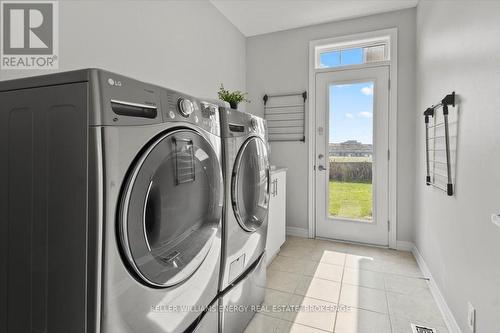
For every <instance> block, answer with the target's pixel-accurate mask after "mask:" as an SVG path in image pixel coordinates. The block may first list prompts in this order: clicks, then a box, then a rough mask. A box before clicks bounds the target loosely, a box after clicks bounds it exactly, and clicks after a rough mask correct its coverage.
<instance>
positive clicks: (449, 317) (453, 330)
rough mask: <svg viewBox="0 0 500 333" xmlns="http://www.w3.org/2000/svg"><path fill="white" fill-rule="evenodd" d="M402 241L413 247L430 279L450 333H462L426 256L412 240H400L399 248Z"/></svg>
mask: <svg viewBox="0 0 500 333" xmlns="http://www.w3.org/2000/svg"><path fill="white" fill-rule="evenodd" d="M400 243H401V247H402V248H407V247H408V246H410V247H411V249H410V251H411V252H412V253H413V256H414V257H415V260H417V263H418V267H420V270H421V271H422V274H423V275H424V276H425V277H426V278H428V279H429V280H428V281H427V283H428V284H429V289H430V291H431V293H432V296H433V297H434V300H435V301H436V303H437V305H438V307H439V310H440V311H441V314H442V315H443V319H444V321H445V323H446V326H447V328H448V331H450V333H462V331H461V330H460V327H459V326H458V324H457V321H456V320H455V317H454V316H453V313H452V312H451V310H450V308H449V307H448V304H447V303H446V300H445V299H444V297H443V294H441V291H440V290H439V287H438V286H437V284H436V282H435V281H434V278H433V277H432V274H431V271H430V270H429V266H427V264H426V263H425V260H424V257H422V255H421V254H420V251H419V250H418V248H417V247H416V245H415V244H413V243H411V242H398V249H399V246H400ZM403 251H406V250H403Z"/></svg>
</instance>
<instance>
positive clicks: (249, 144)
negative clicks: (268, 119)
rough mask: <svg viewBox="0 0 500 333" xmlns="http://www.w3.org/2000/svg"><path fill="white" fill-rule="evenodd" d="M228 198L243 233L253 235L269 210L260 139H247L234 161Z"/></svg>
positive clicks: (266, 162) (266, 172) (265, 159)
mask: <svg viewBox="0 0 500 333" xmlns="http://www.w3.org/2000/svg"><path fill="white" fill-rule="evenodd" d="M231 198H232V205H233V210H234V214H235V216H236V219H237V220H238V223H239V224H240V226H241V227H242V228H243V229H244V230H246V231H249V232H253V231H255V230H257V229H258V228H259V227H260V226H261V225H262V224H263V223H264V221H265V219H266V217H267V211H268V206H269V158H268V152H267V146H266V144H265V143H264V141H263V140H262V139H261V138H259V137H251V138H249V139H247V140H246V141H245V142H244V143H243V145H242V147H241V149H240V151H239V153H238V156H237V157H236V162H235V164H234V169H233V176H232V181H231Z"/></svg>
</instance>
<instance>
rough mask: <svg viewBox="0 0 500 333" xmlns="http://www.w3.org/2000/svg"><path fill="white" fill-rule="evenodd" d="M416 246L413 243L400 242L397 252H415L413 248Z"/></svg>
mask: <svg viewBox="0 0 500 333" xmlns="http://www.w3.org/2000/svg"><path fill="white" fill-rule="evenodd" d="M414 247H415V245H413V243H412V242H406V241H398V242H397V245H396V250H398V251H406V252H413V248H414Z"/></svg>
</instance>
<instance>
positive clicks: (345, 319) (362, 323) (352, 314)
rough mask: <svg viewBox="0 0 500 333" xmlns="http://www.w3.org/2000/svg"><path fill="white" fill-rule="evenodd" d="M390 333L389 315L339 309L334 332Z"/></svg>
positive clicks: (352, 309)
mask: <svg viewBox="0 0 500 333" xmlns="http://www.w3.org/2000/svg"><path fill="white" fill-rule="evenodd" d="M375 332H376V333H391V325H390V321H389V316H388V315H386V314H382V313H377V312H372V311H366V310H361V309H355V308H351V309H350V311H345V312H342V311H339V312H338V313H337V319H336V321H335V333H375Z"/></svg>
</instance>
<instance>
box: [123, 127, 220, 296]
mask: <svg viewBox="0 0 500 333" xmlns="http://www.w3.org/2000/svg"><path fill="white" fill-rule="evenodd" d="M222 196H223V192H222V174H221V168H220V164H219V160H218V157H217V154H216V153H215V151H214V149H213V148H212V146H211V145H210V143H209V142H208V141H207V140H206V139H205V138H204V137H203V136H202V135H200V134H199V133H197V132H195V131H192V130H177V131H174V132H171V133H169V134H166V135H164V136H162V137H160V138H159V139H158V140H156V141H155V142H154V143H153V144H152V145H151V146H150V147H149V148H148V149H147V150H146V152H145V153H144V154H143V155H142V157H141V158H140V159H139V160H138V162H137V164H136V166H135V167H134V169H133V170H132V171H131V174H130V177H129V180H128V183H127V185H126V188H125V191H124V197H123V199H122V203H121V214H120V222H119V227H120V236H121V241H122V245H123V250H124V252H125V255H126V257H127V259H128V261H129V264H130V265H131V267H132V268H133V269H134V270H135V272H136V273H137V274H138V275H139V276H140V277H141V278H142V279H143V280H144V281H145V282H146V283H148V284H151V285H154V286H158V287H168V286H172V285H174V284H177V283H180V282H182V281H184V280H185V279H187V278H188V277H189V276H190V275H191V274H193V273H194V271H195V270H196V269H197V268H198V267H199V266H200V265H201V263H202V262H203V260H204V259H205V257H206V255H207V254H208V252H209V250H210V247H211V246H212V242H213V240H214V238H215V237H216V234H217V231H218V229H219V227H220V220H221V216H222V200H223V197H222Z"/></svg>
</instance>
